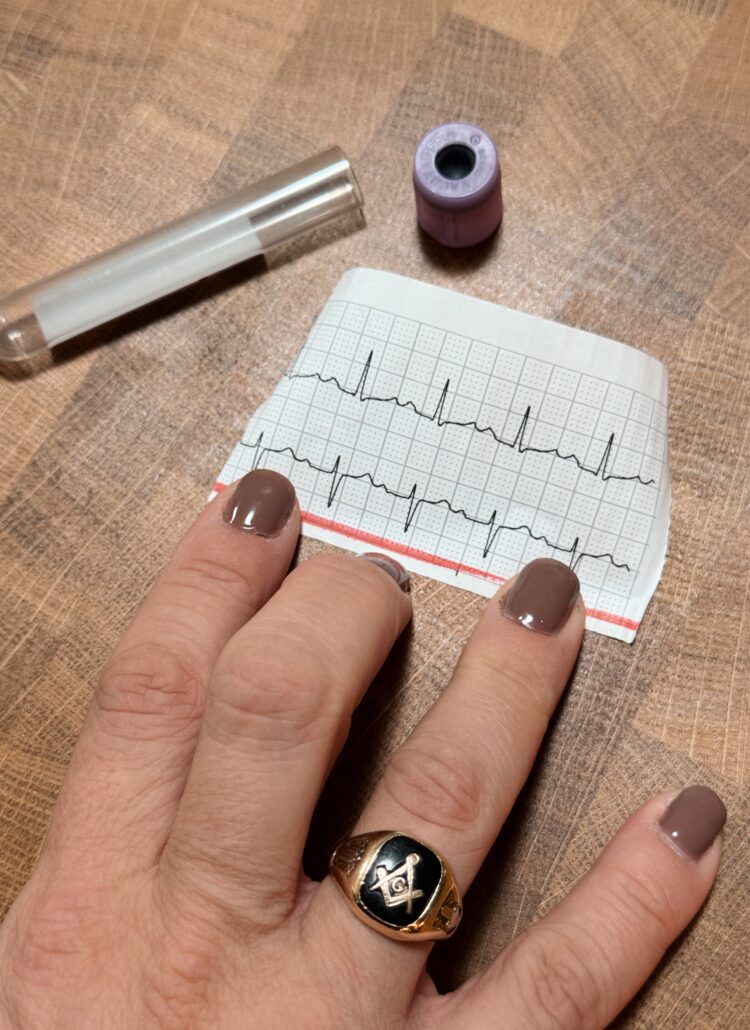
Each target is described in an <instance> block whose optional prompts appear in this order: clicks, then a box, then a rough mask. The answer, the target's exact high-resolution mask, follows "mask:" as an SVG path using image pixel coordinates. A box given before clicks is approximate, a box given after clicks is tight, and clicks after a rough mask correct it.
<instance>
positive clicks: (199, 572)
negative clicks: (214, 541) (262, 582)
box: [163, 554, 258, 603]
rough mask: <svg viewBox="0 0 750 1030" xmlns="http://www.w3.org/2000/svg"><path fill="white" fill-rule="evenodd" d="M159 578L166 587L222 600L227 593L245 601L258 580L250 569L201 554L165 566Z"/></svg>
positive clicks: (222, 601) (256, 589)
mask: <svg viewBox="0 0 750 1030" xmlns="http://www.w3.org/2000/svg"><path fill="white" fill-rule="evenodd" d="M163 582H164V584H165V586H166V587H168V588H170V589H172V588H174V589H176V590H178V591H180V592H182V591H187V592H188V593H191V592H193V591H196V592H198V594H200V595H202V596H205V597H208V598H211V599H213V600H215V601H217V602H218V603H225V602H226V599H227V597H230V598H235V599H237V600H240V601H245V600H246V599H247V597H248V593H250V594H251V595H253V596H254V595H255V594H256V593H257V592H258V583H257V581H256V578H255V576H254V574H253V572H252V569H251V568H249V569H247V570H245V569H243V568H233V567H231V566H230V565H227V564H226V563H224V562H221V561H217V560H216V559H213V558H210V557H208V556H205V555H197V554H195V555H190V556H188V557H185V558H183V559H182V560H181V561H179V563H175V565H174V567H172V568H169V567H168V568H167V569H165V571H164V573H163Z"/></svg>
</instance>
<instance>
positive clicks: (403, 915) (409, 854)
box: [358, 835, 443, 929]
mask: <svg viewBox="0 0 750 1030" xmlns="http://www.w3.org/2000/svg"><path fill="white" fill-rule="evenodd" d="M442 879H443V864H442V862H441V861H440V859H439V858H438V856H437V855H436V854H435V852H434V851H431V850H430V849H429V848H426V847H425V846H424V844H420V843H419V841H416V840H413V839H412V838H411V837H404V836H401V835H399V836H397V837H391V838H390V839H389V840H387V841H385V843H383V844H382V845H381V846H380V847H379V848H378V851H377V853H376V855H375V857H374V858H373V859H372V860H371V861H370V864H369V866H368V868H367V872H366V873H365V875H364V877H363V879H362V883H361V885H360V888H359V898H358V901H359V905H360V908H363V909H364V910H365V912H367V913H368V915H371V916H372V917H373V918H374V919H377V920H378V922H380V923H385V925H386V926H395V927H397V928H399V929H402V928H403V927H405V926H410V925H411V923H415V922H416V921H417V920H418V919H421V918H422V916H423V915H424V914H425V912H426V911H427V910H428V909H429V907H430V904H431V902H432V899H433V898H434V896H435V892H436V891H437V889H438V887H439V886H440V884H441V882H442Z"/></svg>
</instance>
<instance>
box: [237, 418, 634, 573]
mask: <svg viewBox="0 0 750 1030" xmlns="http://www.w3.org/2000/svg"><path fill="white" fill-rule="evenodd" d="M263 435H264V434H263V432H261V433H259V435H258V438H257V440H256V441H255V443H245V442H244V441H241V446H242V447H246V448H248V449H250V450H255V457H254V459H253V463H252V467H253V468H254V469H255V468H258V467H259V466H261V465H262V464H263V462H264V460H265V457H266V455H269V454H288V455H289V456H290V457H291V458H292V460H293V461H295V462H296V463H297V464H299V465H305V466H306V467H307V468H309V469H312V470H313V471H314V472H320V473H321V474H323V475H326V476H330V477H331V484H330V487H329V489H328V496H327V499H326V506H327V507H328V508H330V507H331V506H332V505H333V502H334V501H335V500H336V498H337V496H339V493H340V490H341V487H342V485H343V483H344V482H345V481H346V480H347V479H351V480H355V481H356V480H358V481H360V482H365V483H369V484H370V486H371V487H372V488H373V489H375V490H382V491H383V492H384V493H386V494H387V495H388V496H389V497H393V498H394V499H396V500H399V501H406V502H407V508H406V516H405V518H404V532H405V533H406V532H407V531H408V530H409V529H410V528H411V526H412V525H413V523H414V521H415V520H416V518H417V516H418V515H419V512H420V510H421V508H422V507H423V506H424V507H435V508H445V509H446V510H447V511H449V512H450V513H451V514H452V515H459V516H460V517H461V518H463V519H465V520H466V521H467V522H469V523H471V524H472V525H475V526H485V527H486V529H487V536H486V538H485V542H484V546H483V549H482V556H483V557H484V558H486V557H487V555H488V554H489V553H490V551H491V550H492V546H493V544H494V543H495V540H496V539H497V537H498V535H499V534H500V533H502V532H503V530H509V531H510V532H513V533H525V534H526V535H527V536H528V537H529V538H530V539H531V540H539V541H542V542H543V543H544V544H546V545H547V547H549V548H551V549H552V550H553V551H557V552H559V553H561V554H568V555H570V567H571V568H572V569H576V568H577V566H578V565H579V564H580V562H582V561H583V559H584V558H594V559H597V560H606V561H608V562H609V563H610V564H611V565H613V566H614V568H616V569H625V570H626V571H627V572H630V571H631V569H630V566H629V565H628V564H627V562H618V561H615V557H614V555H613V554H611V553H610V552H609V551H607V552H605V553H603V554H595V553H593V552H590V551H582V550H581V549H580V537H576V538H575V539H574V540H573V542H572V544H570V546H567V547H566V546H564V545H562V544H559V543H556V542H555V541H552V540H550V539H549V538H548V537H547V536H546V535H545V534H544V533H535V532H534V531H533V530H532V528H531V526H527V525H525V524H522V525H511V524H507V523H503V522H499V521H498V516H497V509H495V510H494V511H493V512H492V513H491V514H490V516H489V517H488V518H486V519H483V518H481V517H480V516H479V515H470V514H469V512H467V511H466V509H465V508H456V507H454V505H452V504H451V502H450V501H449V500H448V499H447V498H446V497H441V498H437V499H435V500H432V499H430V498H428V497H421V496H419V495H418V493H417V484H416V483H415V484H414V485H413V486H412V488H411V490H410V491H409V492H408V493H402V492H401V491H399V490H394V489H392V488H391V487H389V486H388V485H387V484H386V483H379V482H378V481H377V480H376V479H375V478H374V476H373V475H372V473H371V472H359V473H352V472H342V471H341V455H340V454H339V455H338V456H337V457H336V460H335V461H334V463H333V465H331V467H330V468H326V466H325V465H316V464H315V463H314V462H313V461H311V460H310V459H309V458H306V457H304V456H300V455H298V454H297V452H296V451H295V450H294V448H293V447H266V446H264V445H263Z"/></svg>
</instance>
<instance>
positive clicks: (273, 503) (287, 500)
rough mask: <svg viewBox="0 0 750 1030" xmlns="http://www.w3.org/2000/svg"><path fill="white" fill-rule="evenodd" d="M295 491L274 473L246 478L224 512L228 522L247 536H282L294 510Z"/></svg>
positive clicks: (265, 471)
mask: <svg viewBox="0 0 750 1030" xmlns="http://www.w3.org/2000/svg"><path fill="white" fill-rule="evenodd" d="M294 497H295V495H294V487H293V486H292V484H291V483H290V482H289V480H288V479H287V478H286V477H285V476H282V475H280V474H279V473H278V472H272V471H271V469H254V470H253V471H252V472H248V474H247V475H246V476H243V477H242V479H241V480H240V481H239V483H238V484H237V486H236V487H235V490H234V493H233V494H232V496H231V498H230V500H229V503H228V504H227V506H226V508H225V509H224V521H225V522H228V523H229V525H230V526H236V528H237V529H242V530H244V531H245V532H247V533H257V535H258V536H278V535H279V533H280V532H281V531H282V529H283V528H284V526H285V525H286V523H287V521H288V519H289V516H290V515H291V514H292V510H293V509H294Z"/></svg>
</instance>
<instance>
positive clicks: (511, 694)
mask: <svg viewBox="0 0 750 1030" xmlns="http://www.w3.org/2000/svg"><path fill="white" fill-rule="evenodd" d="M474 660H475V661H476V663H477V667H476V673H475V676H482V677H483V678H485V679H486V680H487V682H488V683H491V684H493V687H494V691H493V692H494V693H495V694H497V687H496V685H497V684H498V683H500V684H502V700H503V701H504V702H505V704H506V705H509V706H512V707H513V708H514V709H515V707H516V705H517V704H518V702H519V699H520V702H521V704H522V706H523V707H522V710H523V713H524V719H526V720H527V721H528V719H530V718H531V717H532V716H538V717H540V718H541V719H543V720H545V723H546V721H548V720H549V717H550V715H551V714H552V711H553V710H554V708H555V704H556V703H557V698H558V692H557V691H555V690H554V689H553V687H552V685H551V683H550V680H549V677H548V676H546V675H544V674H543V672H542V670H540V669H539V668H538V667H537V666H536V665H534V663H533V662H532V661H531V660H530V658H529V656H527V655H524V654H518V653H511V652H510V651H509V650H508V649H507V648H505V649H504V650H503V651H497V650H489V649H488V650H486V651H484V652H483V653H481V654H479V655H475V656H474Z"/></svg>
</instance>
